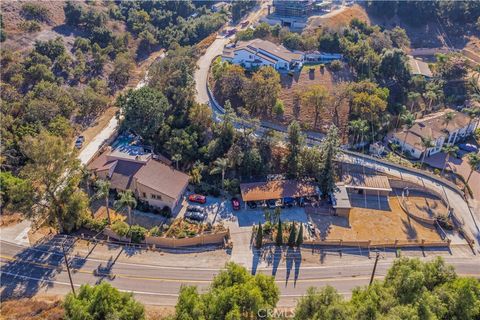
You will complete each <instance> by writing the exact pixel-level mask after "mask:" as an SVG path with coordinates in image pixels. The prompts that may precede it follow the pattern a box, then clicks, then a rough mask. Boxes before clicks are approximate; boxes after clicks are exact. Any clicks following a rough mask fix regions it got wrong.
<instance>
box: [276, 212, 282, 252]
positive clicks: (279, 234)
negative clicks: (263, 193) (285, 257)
mask: <svg viewBox="0 0 480 320" xmlns="http://www.w3.org/2000/svg"><path fill="white" fill-rule="evenodd" d="M275 243H276V244H277V246H279V247H280V246H282V245H283V227H282V220H280V219H278V227H277V237H276V239H275Z"/></svg>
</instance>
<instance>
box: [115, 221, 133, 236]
mask: <svg viewBox="0 0 480 320" xmlns="http://www.w3.org/2000/svg"><path fill="white" fill-rule="evenodd" d="M111 229H112V231H113V232H115V233H116V234H118V235H119V236H120V237H126V236H127V234H128V229H129V226H128V224H126V223H125V222H123V221H120V220H117V221H115V222H114V223H113V224H112V227H111Z"/></svg>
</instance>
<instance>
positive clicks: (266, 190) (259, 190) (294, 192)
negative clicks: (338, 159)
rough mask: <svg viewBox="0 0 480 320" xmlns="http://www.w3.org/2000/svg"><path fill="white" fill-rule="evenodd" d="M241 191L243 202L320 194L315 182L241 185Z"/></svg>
mask: <svg viewBox="0 0 480 320" xmlns="http://www.w3.org/2000/svg"><path fill="white" fill-rule="evenodd" d="M240 191H241V193H242V200H243V201H262V200H270V199H281V198H296V197H308V196H313V195H317V194H318V190H317V187H316V186H315V184H314V183H313V182H308V181H297V180H275V181H266V182H252V183H241V184H240Z"/></svg>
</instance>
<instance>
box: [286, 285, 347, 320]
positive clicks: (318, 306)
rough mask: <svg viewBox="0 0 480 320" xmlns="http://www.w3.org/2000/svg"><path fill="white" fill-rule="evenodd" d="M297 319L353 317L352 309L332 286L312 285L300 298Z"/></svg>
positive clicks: (326, 319) (296, 312) (330, 319)
mask: <svg viewBox="0 0 480 320" xmlns="http://www.w3.org/2000/svg"><path fill="white" fill-rule="evenodd" d="M294 319H296V320H304V319H325V320H337V319H353V317H352V315H351V310H350V308H349V306H348V304H347V303H345V301H344V300H343V297H342V296H341V295H340V294H338V293H337V291H336V290H335V288H333V287H331V286H326V287H322V288H321V289H318V288H313V287H310V288H308V289H307V293H306V294H305V295H304V296H303V297H302V298H300V301H299V302H298V304H297V306H296V308H295V317H294Z"/></svg>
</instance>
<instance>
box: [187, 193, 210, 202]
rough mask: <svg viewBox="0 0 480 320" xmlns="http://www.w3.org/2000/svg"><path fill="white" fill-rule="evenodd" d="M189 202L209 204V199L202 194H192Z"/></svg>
mask: <svg viewBox="0 0 480 320" xmlns="http://www.w3.org/2000/svg"><path fill="white" fill-rule="evenodd" d="M188 201H191V202H198V203H202V204H203V203H205V202H207V197H205V196H202V195H201V194H191V195H189V196H188Z"/></svg>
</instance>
